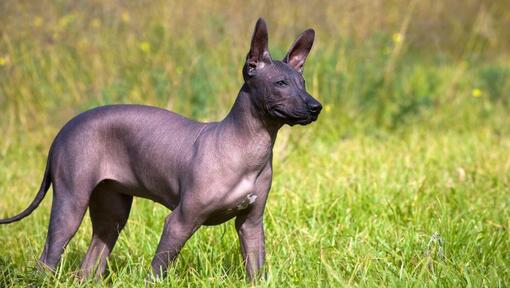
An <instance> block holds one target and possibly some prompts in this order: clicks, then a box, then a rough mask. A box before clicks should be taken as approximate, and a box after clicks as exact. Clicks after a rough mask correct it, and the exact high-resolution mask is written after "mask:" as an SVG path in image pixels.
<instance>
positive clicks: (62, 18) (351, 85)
mask: <svg viewBox="0 0 510 288" xmlns="http://www.w3.org/2000/svg"><path fill="white" fill-rule="evenodd" d="M429 2H430V3H429ZM481 2H482V1H472V0H468V1H460V0H448V1H440V2H438V3H436V1H416V0H411V1H397V0H393V1H368V0H367V1H331V2H328V1H320V0H311V1H284V0H277V1H257V2H251V3H248V2H239V3H227V2H226V1H205V0H200V1H194V3H190V1H178V0H172V1H140V2H135V1H133V2H127V1H125V2H124V1H64V0H42V1H14V0H7V1H1V2H0V218H5V217H8V216H12V215H14V214H17V213H18V212H20V211H21V210H22V209H24V208H25V207H26V206H27V205H28V204H29V203H30V202H31V201H32V199H33V197H34V196H35V194H36V192H37V190H38V188H39V185H40V181H41V179H42V175H43V171H44V166H45V162H46V156H47V152H48V149H49V146H50V144H51V141H52V139H53V137H54V136H55V135H56V133H57V132H58V130H59V129H60V128H61V127H62V126H63V125H64V124H65V123H66V122H67V121H68V120H69V119H71V118H72V117H73V116H74V115H76V114H78V113H79V112H82V111H85V110H87V109H90V108H92V107H96V106H99V105H106V104H114V103H138V104H147V105H155V106H159V107H163V108H167V109H170V110H173V111H176V112H178V113H181V114H183V115H186V116H188V117H191V118H194V119H199V120H201V121H216V120H221V119H222V117H224V116H225V115H226V113H227V112H228V110H229V109H230V107H231V105H232V103H233V101H234V99H235V97H236V95H237V92H238V90H239V88H240V87H241V85H242V81H243V80H242V75H241V67H242V65H243V63H244V58H245V56H246V53H247V52H248V48H249V40H250V37H251V33H252V29H253V25H254V24H255V21H256V19H257V18H258V17H259V16H262V17H264V18H265V19H266V21H267V22H268V28H269V45H270V50H271V54H272V56H273V58H281V57H282V56H283V55H284V53H285V52H286V51H287V49H288V48H289V46H290V45H291V43H292V41H293V40H294V39H295V37H296V36H297V35H298V34H299V33H300V32H301V31H303V30H305V29H306V28H309V27H312V28H314V29H315V30H316V33H317V36H316V42H315V45H314V48H313V49H312V52H311V55H310V57H309V58H308V60H307V63H306V65H305V72H304V77H305V79H306V81H307V88H308V91H309V92H310V94H311V95H313V96H314V97H316V98H317V99H319V100H320V101H321V102H322V104H323V106H324V109H323V112H322V113H321V115H320V117H319V120H318V121H317V122H315V123H313V124H311V125H309V126H306V127H292V128H291V127H284V128H283V129H282V130H281V131H280V133H279V135H278V139H277V142H276V145H275V153H274V178H273V186H272V189H271V192H270V196H269V200H268V204H267V207H266V213H265V222H264V223H265V229H266V252H267V262H266V266H265V268H264V269H265V273H266V274H267V279H265V280H261V281H259V282H257V283H256V284H255V286H261V287H265V286H267V287H381V286H382V287H423V286H439V287H507V286H510V268H509V267H510V153H509V151H510V113H509V109H510V94H509V92H508V91H510V53H509V52H510V34H509V33H508V31H507V30H508V29H507V27H510V9H509V8H510V7H509V5H508V3H507V1H491V2H487V3H481ZM51 194H52V193H51V189H50V191H49V193H48V194H47V196H46V198H45V199H44V201H43V202H42V204H41V206H40V207H39V208H38V209H37V210H36V211H35V212H34V213H33V214H32V215H30V216H29V217H27V218H25V219H24V220H22V221H20V222H17V223H14V224H10V225H2V226H0V287H28V286H31V287H34V286H35V287H89V286H107V287H143V286H144V285H145V282H144V281H145V278H146V276H147V275H148V273H149V271H150V261H151V260H152V257H153V254H154V252H155V249H156V247H157V243H158V241H159V237H160V234H161V230H162V227H163V221H164V218H165V216H166V215H167V214H168V213H169V211H168V210H167V209H166V208H164V207H162V206H161V205H159V204H156V203H152V202H150V201H148V200H143V199H136V200H135V201H134V203H133V208H132V210H131V216H130V218H129V221H128V224H127V226H126V228H125V229H124V230H123V232H122V234H121V236H120V238H119V241H118V242H117V244H116V246H115V249H114V250H113V253H112V257H111V258H110V261H109V267H108V271H109V272H108V275H107V276H106V277H105V278H104V279H102V280H100V281H88V282H83V283H80V282H79V281H77V280H76V272H77V271H78V269H79V264H80V261H81V260H82V257H83V255H84V253H85V251H86V248H87V247H88V244H89V241H90V235H91V225H90V220H89V219H88V216H86V217H85V218H84V221H83V223H82V226H81V227H80V230H79V231H78V233H77V234H76V235H75V237H74V238H73V239H72V241H71V242H70V244H69V245H68V247H67V249H66V252H65V254H64V257H63V259H62V264H61V265H60V266H59V268H58V271H57V272H56V273H55V274H54V275H42V274H41V273H38V272H37V271H35V269H34V267H35V262H36V260H37V259H38V257H39V255H40V253H41V252H42V249H43V245H44V241H45V239H46V231H47V225H48V220H49V209H50V205H51ZM233 226H234V225H233V223H232V222H227V223H225V224H223V225H220V226H215V227H204V228H202V229H200V230H199V231H198V232H197V233H196V234H195V235H194V236H193V237H192V238H191V240H189V241H188V242H187V244H186V245H185V247H184V249H183V250H182V252H181V254H180V256H179V257H178V259H177V261H176V263H175V265H173V266H172V267H171V269H170V271H169V275H168V277H167V278H166V279H165V280H164V281H163V282H161V283H157V284H155V286H156V287H211V286H212V287H245V286H252V284H250V283H247V282H246V281H245V273H244V268H243V264H242V259H241V255H240V252H239V243H238V240H237V235H236V233H235V229H234V227H233Z"/></svg>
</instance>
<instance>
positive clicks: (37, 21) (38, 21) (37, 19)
mask: <svg viewBox="0 0 510 288" xmlns="http://www.w3.org/2000/svg"><path fill="white" fill-rule="evenodd" d="M42 24H43V19H42V18H41V17H39V16H36V17H35V18H34V21H32V25H34V27H41V25H42Z"/></svg>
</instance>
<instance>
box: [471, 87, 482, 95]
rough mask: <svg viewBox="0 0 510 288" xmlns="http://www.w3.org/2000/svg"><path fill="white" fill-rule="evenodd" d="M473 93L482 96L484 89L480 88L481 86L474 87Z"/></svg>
mask: <svg viewBox="0 0 510 288" xmlns="http://www.w3.org/2000/svg"><path fill="white" fill-rule="evenodd" d="M471 95H473V97H480V96H482V90H480V89H479V88H474V89H473V90H471Z"/></svg>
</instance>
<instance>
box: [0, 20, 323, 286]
mask: <svg viewBox="0 0 510 288" xmlns="http://www.w3.org/2000/svg"><path fill="white" fill-rule="evenodd" d="M314 35H315V32H314V31H313V30H312V29H309V30H306V31H305V32H303V33H302V34H301V35H300V36H299V37H298V38H297V40H296V42H295V43H294V45H293V46H292V47H291V48H290V50H289V52H288V53H287V55H286V56H285V58H284V59H283V61H276V60H272V59H271V56H270V54H269V51H268V35H267V28H266V24H265V22H264V20H263V19H259V20H258V21H257V24H256V27H255V31H254V33H253V37H252V41H251V49H250V52H249V53H248V55H247V58H246V63H245V65H244V68H243V77H244V80H245V83H244V85H243V86H242V88H241V91H240V92H239V95H238V96H237V99H236V101H235V103H234V105H233V107H232V110H231V111H230V113H229V114H228V115H227V116H226V117H225V119H223V120H222V121H221V122H213V123H200V122H195V121H192V120H188V119H186V118H184V117H182V116H180V115H178V114H175V113H172V112H169V111H167V110H163V109H159V108H155V107H149V106H140V105H114V106H104V107H99V108H96V109H92V110H90V111H87V112H84V113H82V114H80V115H78V116H77V117H75V118H74V119H72V120H71V121H69V122H68V123H67V124H66V125H65V126H64V128H63V129H62V130H61V131H60V132H59V133H58V135H57V137H56V138H55V140H54V142H53V144H52V146H51V149H50V152H49V156H48V162H47V167H46V172H45V174H44V179H43V181H42V184H41V188H40V191H39V193H38V194H37V196H36V198H35V200H34V201H33V203H32V204H31V205H30V206H29V207H28V208H27V209H26V210H25V211H23V212H22V213H21V214H19V215H17V216H15V217H12V218H9V219H4V220H0V223H10V222H14V221H18V220H20V219H22V218H23V217H25V216H27V215H29V214H30V213H31V212H32V211H33V210H34V209H35V208H36V207H37V206H38V205H39V203H40V202H41V201H42V199H43V197H44V195H45V194H46V191H47V190H48V188H49V186H50V184H51V183H52V184H53V191H54V196H53V203H52V208H51V218H50V224H49V229H48V237H47V240H46V244H45V246H44V251H43V253H42V255H41V257H40V259H39V263H40V264H42V265H43V266H44V267H47V268H49V269H50V270H54V269H55V267H56V265H57V264H58V262H59V259H60V257H61V255H62V253H63V251H64V248H65V246H66V244H67V243H68V242H69V240H70V239H71V238H72V237H73V235H74V234H75V232H76V230H77V229H78V226H79V225H80V223H81V221H82V218H83V216H84V214H85V211H86V210H87V207H89V209H90V217H91V220H92V227H93V235H92V242H91V244H90V247H89V249H88V251H87V253H86V255H85V259H84V260H83V262H82V264H81V271H82V273H83V275H84V276H87V275H90V274H92V273H95V274H94V275H96V276H99V275H101V274H103V272H104V270H105V267H106V260H107V257H108V255H109V254H110V252H111V250H112V248H113V246H114V244H115V242H116V240H117V238H118V235H119V232H120V231H121V230H122V228H123V227H124V225H125V224H126V221H127V218H128V215H129V211H130V208H131V203H132V200H133V196H138V197H143V198H148V199H151V200H153V201H156V202H158V203H161V204H163V205H164V206H166V207H168V208H169V209H170V210H172V213H171V214H170V215H169V216H168V217H167V218H166V219H165V226H164V229H163V234H162V236H161V240H160V242H159V245H158V248H157V251H156V255H155V256H154V259H153V260H152V268H153V271H154V273H155V275H156V276H163V277H164V275H165V274H166V270H167V267H168V265H169V263H170V262H171V261H172V260H173V259H175V257H176V256H177V254H178V253H179V251H180V250H181V248H182V246H183V245H184V243H185V242H186V240H188V239H189V238H190V237H191V235H192V234H193V233H194V232H195V231H196V230H197V229H198V228H199V227H200V226H201V225H216V224H220V223H223V222H225V221H227V220H229V219H231V218H233V217H236V220H235V227H236V229H237V232H238V235H239V238H240V242H241V252H242V255H243V258H244V261H245V265H246V270H247V274H248V278H249V279H254V278H255V277H256V276H257V274H258V273H257V272H258V271H259V269H260V268H261V266H262V265H263V263H264V257H265V251H264V230H263V213H264V207H265V203H266V199H267V196H268V192H269V189H270V187H271V179H272V156H273V155H272V154H273V150H272V149H273V145H274V142H275V139H276V134H277V132H278V130H279V128H280V127H282V125H284V124H289V125H294V124H301V125H306V124H309V123H311V122H312V121H314V120H316V119H317V117H318V115H319V112H320V110H321V108H322V107H321V104H320V103H319V102H318V101H317V100H315V99H314V98H313V97H312V96H310V95H309V94H308V93H307V92H306V91H305V83H304V80H303V77H302V69H303V64H304V62H305V60H306V57H307V55H308V53H309V51H310V49H311V48H312V44H313V40H314Z"/></svg>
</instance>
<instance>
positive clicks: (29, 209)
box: [0, 159, 51, 224]
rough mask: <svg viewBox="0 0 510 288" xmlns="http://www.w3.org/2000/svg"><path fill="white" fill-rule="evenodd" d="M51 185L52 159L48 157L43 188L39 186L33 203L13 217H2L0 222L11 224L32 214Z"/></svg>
mask: <svg viewBox="0 0 510 288" xmlns="http://www.w3.org/2000/svg"><path fill="white" fill-rule="evenodd" d="M50 185H51V177H50V161H49V159H48V162H47V163H46V170H45V171H44V178H43V180H42V183H41V188H39V193H37V195H36V196H35V199H34V201H32V203H30V205H29V206H28V207H27V209H25V210H24V211H23V212H21V213H19V214H18V215H16V216H13V217H11V218H7V219H0V224H9V223H12V222H16V221H19V220H21V219H23V218H25V217H27V216H28V215H30V213H32V211H34V210H35V208H37V206H39V204H41V201H42V200H43V198H44V196H45V195H46V192H47V191H48V189H49V188H50Z"/></svg>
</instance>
